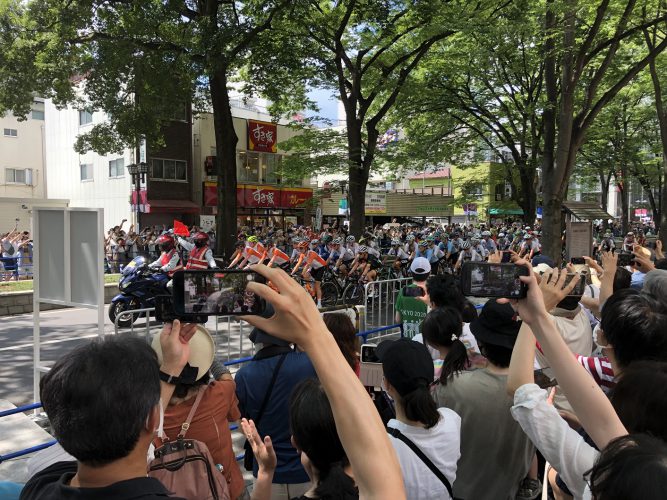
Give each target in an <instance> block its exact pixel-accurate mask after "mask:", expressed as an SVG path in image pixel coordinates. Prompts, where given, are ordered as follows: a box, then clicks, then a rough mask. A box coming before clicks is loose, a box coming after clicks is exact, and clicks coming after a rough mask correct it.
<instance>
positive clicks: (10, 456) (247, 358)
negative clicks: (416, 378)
mask: <svg viewBox="0 0 667 500" xmlns="http://www.w3.org/2000/svg"><path fill="white" fill-rule="evenodd" d="M137 311H140V310H139V309H137ZM127 312H128V313H129V312H130V311H127ZM330 312H331V311H330ZM400 326H401V325H400V324H393V325H388V326H383V327H380V328H374V329H372V330H368V331H363V332H359V333H357V337H361V338H362V339H363V341H364V343H366V342H368V337H369V336H370V335H373V334H376V333H380V332H385V331H390V330H397V329H399V328H400ZM397 333H399V332H393V333H391V334H390V335H395V334H397ZM384 336H385V335H381V336H378V337H377V339H379V338H381V337H384ZM377 339H373V340H377ZM252 359H253V356H245V357H242V358H237V359H232V360H228V361H225V362H223V365H224V366H235V365H240V364H243V363H248V362H249V361H252ZM41 407H42V403H41V402H37V403H31V404H29V405H25V406H19V407H17V408H13V409H11V410H4V411H2V412H0V418H2V417H7V416H9V415H16V414H18V413H24V412H26V411H30V410H35V409H37V408H41ZM237 429H238V425H236V424H232V425H230V427H229V430H230V431H235V430H237ZM56 443H57V441H56V440H55V439H54V440H53V441H47V442H46V443H42V444H38V445H35V446H31V447H29V448H25V449H23V450H19V451H15V452H12V453H7V454H6V455H0V463H2V462H5V461H7V460H11V459H14V458H19V457H22V456H25V455H29V454H30V453H35V452H37V451H40V450H43V449H45V448H49V447H50V446H53V445H54V444H56ZM236 459H237V460H242V459H243V455H239V456H237V457H236Z"/></svg>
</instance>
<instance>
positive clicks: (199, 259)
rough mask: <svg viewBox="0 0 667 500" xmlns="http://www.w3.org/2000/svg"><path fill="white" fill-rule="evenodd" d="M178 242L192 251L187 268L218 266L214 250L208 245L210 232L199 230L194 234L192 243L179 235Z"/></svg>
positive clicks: (199, 268) (214, 267)
mask: <svg viewBox="0 0 667 500" xmlns="http://www.w3.org/2000/svg"><path fill="white" fill-rule="evenodd" d="M178 244H179V245H181V247H183V248H184V249H185V250H186V251H188V252H189V253H190V254H189V256H188V262H187V264H186V265H185V269H194V270H201V269H208V268H209V267H210V268H211V269H216V268H217V267H218V264H216V262H215V259H214V258H213V252H212V251H211V249H210V248H209V247H208V234H206V233H203V232H201V231H197V232H196V233H195V234H193V235H192V243H190V242H189V241H188V240H186V239H184V238H181V237H180V236H179V237H178Z"/></svg>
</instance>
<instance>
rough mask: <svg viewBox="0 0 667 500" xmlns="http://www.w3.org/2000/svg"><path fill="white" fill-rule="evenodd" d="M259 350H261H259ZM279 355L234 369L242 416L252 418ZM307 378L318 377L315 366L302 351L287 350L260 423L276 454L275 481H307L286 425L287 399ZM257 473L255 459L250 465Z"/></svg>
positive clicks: (258, 406) (253, 361) (288, 427)
mask: <svg viewBox="0 0 667 500" xmlns="http://www.w3.org/2000/svg"><path fill="white" fill-rule="evenodd" d="M260 353H261V351H260ZM280 356H281V355H276V356H272V357H270V358H265V359H259V360H257V359H253V360H252V361H251V362H249V363H246V364H245V365H244V366H243V367H241V369H240V370H239V371H238V372H237V373H236V376H235V377H234V380H235V381H236V396H237V397H238V399H239V410H240V411H241V415H242V416H243V417H245V418H248V419H250V418H252V419H253V420H255V419H256V418H257V415H258V414H259V409H260V406H261V405H262V401H263V400H264V396H265V395H266V392H267V391H268V388H269V383H270V382H271V378H272V375H273V370H274V369H275V368H276V365H277V364H278V360H279V359H280ZM308 378H317V374H316V373H315V368H313V365H312V363H311V362H310V359H309V358H308V356H307V355H306V353H303V352H290V353H288V354H287V357H286V358H285V362H284V363H283V364H282V366H281V367H280V372H278V377H277V378H276V383H275V385H274V387H273V391H272V392H271V398H270V400H269V403H268V404H267V405H266V410H265V411H264V414H263V415H262V418H261V420H260V423H259V428H260V431H259V434H260V436H262V437H264V436H267V435H268V436H271V441H273V448H274V450H275V452H276V456H277V457H278V466H277V468H276V472H275V474H274V475H273V482H274V483H275V484H297V483H307V482H308V481H310V479H309V478H308V475H307V474H306V471H305V470H304V469H303V466H302V465H301V458H300V456H299V455H298V454H297V452H296V449H294V446H292V442H291V437H292V432H291V431H290V426H289V401H290V396H291V395H292V391H293V390H294V388H295V387H296V386H297V385H299V383H300V382H302V381H303V380H306V379H308ZM253 475H254V476H255V477H257V461H256V460H255V463H254V467H253Z"/></svg>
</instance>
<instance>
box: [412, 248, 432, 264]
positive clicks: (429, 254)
mask: <svg viewBox="0 0 667 500" xmlns="http://www.w3.org/2000/svg"><path fill="white" fill-rule="evenodd" d="M432 256H433V250H431V249H430V248H427V249H426V251H425V252H422V251H421V250H419V249H417V253H416V254H415V258H417V257H426V259H427V260H428V261H429V262H431V257H432Z"/></svg>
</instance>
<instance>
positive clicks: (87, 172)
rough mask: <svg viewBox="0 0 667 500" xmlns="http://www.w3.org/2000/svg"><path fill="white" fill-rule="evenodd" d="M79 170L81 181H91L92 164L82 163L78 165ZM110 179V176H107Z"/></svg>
mask: <svg viewBox="0 0 667 500" xmlns="http://www.w3.org/2000/svg"><path fill="white" fill-rule="evenodd" d="M79 170H80V172H81V180H82V181H92V180H93V165H92V163H82V164H81V165H79ZM109 177H111V175H109Z"/></svg>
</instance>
